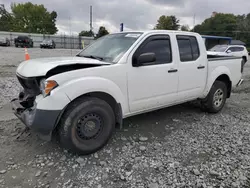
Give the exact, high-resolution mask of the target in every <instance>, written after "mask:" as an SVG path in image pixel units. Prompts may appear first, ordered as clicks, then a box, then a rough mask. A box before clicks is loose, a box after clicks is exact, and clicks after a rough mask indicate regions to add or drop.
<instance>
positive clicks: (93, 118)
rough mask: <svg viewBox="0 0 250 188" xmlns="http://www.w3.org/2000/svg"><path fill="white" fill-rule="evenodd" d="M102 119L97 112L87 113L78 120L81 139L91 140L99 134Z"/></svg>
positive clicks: (77, 129) (77, 128)
mask: <svg viewBox="0 0 250 188" xmlns="http://www.w3.org/2000/svg"><path fill="white" fill-rule="evenodd" d="M102 125H103V123H102V119H101V117H100V116H99V115H97V114H95V113H91V114H86V115H84V116H83V117H81V118H80V119H79V120H78V123H77V126H76V132H77V136H78V138H79V139H81V140H90V139H92V138H95V137H97V136H98V135H99V133H100V131H101V129H102Z"/></svg>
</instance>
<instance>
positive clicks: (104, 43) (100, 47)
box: [77, 33, 142, 63]
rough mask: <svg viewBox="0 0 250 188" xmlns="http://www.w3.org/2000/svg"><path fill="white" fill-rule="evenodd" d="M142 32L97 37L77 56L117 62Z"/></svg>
mask: <svg viewBox="0 0 250 188" xmlns="http://www.w3.org/2000/svg"><path fill="white" fill-rule="evenodd" d="M141 34H142V33H116V34H110V35H106V36H104V37H101V38H99V39H98V40H96V41H95V42H94V43H92V44H91V45H90V46H88V47H87V48H86V49H84V50H83V51H81V52H80V53H79V54H78V55H77V56H80V57H89V58H95V59H99V60H104V61H107V62H112V63H117V62H118V61H119V59H120V58H121V57H122V55H123V54H124V53H125V52H126V51H127V50H128V49H129V48H130V47H131V46H132V44H133V43H134V42H135V41H136V40H137V39H138V38H139V37H140V36H141Z"/></svg>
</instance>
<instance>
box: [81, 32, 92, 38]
mask: <svg viewBox="0 0 250 188" xmlns="http://www.w3.org/2000/svg"><path fill="white" fill-rule="evenodd" d="M79 36H84V37H93V36H94V33H93V31H81V32H80V33H79Z"/></svg>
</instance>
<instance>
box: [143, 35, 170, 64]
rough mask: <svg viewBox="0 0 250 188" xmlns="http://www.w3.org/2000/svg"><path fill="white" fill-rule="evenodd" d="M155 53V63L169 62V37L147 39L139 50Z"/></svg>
mask: <svg viewBox="0 0 250 188" xmlns="http://www.w3.org/2000/svg"><path fill="white" fill-rule="evenodd" d="M144 53H155V58H156V61H155V64H164V63H171V61H172V56H171V49H170V41H169V39H157V40H152V41H149V42H148V43H147V44H146V45H145V46H144V47H143V48H142V49H141V51H140V54H144Z"/></svg>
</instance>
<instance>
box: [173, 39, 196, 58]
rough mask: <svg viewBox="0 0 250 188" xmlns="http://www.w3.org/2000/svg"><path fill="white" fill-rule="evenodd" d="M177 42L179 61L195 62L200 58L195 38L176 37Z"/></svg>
mask: <svg viewBox="0 0 250 188" xmlns="http://www.w3.org/2000/svg"><path fill="white" fill-rule="evenodd" d="M177 42H178V47H179V53H180V60H181V61H182V62H185V61H195V60H196V59H198V58H199V56H200V50H199V46H198V42H197V39H196V37H193V36H177Z"/></svg>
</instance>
